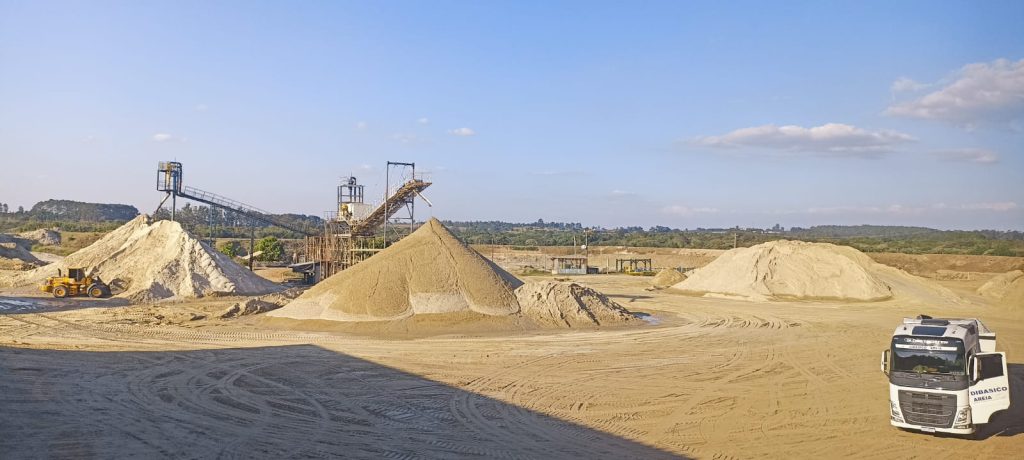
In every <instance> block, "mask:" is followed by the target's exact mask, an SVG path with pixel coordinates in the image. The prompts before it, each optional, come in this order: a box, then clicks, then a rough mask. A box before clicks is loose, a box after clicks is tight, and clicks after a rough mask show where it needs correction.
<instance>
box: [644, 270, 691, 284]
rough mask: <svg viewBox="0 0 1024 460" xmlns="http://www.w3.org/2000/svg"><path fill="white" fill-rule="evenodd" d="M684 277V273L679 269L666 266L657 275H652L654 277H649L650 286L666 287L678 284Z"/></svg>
mask: <svg viewBox="0 0 1024 460" xmlns="http://www.w3.org/2000/svg"><path fill="white" fill-rule="evenodd" d="M685 279H686V275H684V274H682V272H680V271H679V270H676V269H674V268H666V269H664V270H662V271H660V272H658V274H657V275H654V278H653V279H651V286H654V287H656V288H667V287H670V286H673V285H676V284H679V283H681V282H683V280H685Z"/></svg>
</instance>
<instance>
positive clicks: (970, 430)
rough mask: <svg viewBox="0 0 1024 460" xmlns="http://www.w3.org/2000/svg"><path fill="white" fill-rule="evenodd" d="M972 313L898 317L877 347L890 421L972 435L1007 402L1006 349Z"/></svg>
mask: <svg viewBox="0 0 1024 460" xmlns="http://www.w3.org/2000/svg"><path fill="white" fill-rule="evenodd" d="M995 349H996V334H995V332H992V331H991V330H989V329H988V328H987V327H985V325H984V324H983V323H982V322H981V321H980V320H978V319H977V318H969V319H954V318H932V317H931V316H927V315H920V316H918V317H916V318H904V319H903V323H902V324H900V325H899V326H897V327H896V330H895V331H894V332H893V334H892V340H891V342H890V344H889V349H887V350H885V351H883V352H882V359H881V368H882V372H883V373H884V374H885V375H886V376H887V377H888V379H889V412H890V423H891V424H892V425H893V426H896V427H899V428H902V429H909V430H917V431H922V432H926V433H951V434H957V435H965V436H968V437H976V436H977V435H978V430H979V425H981V424H985V423H989V421H990V419H991V417H992V415H993V414H994V413H996V412H998V411H1001V410H1005V409H1007V408H1009V407H1010V381H1009V374H1008V373H1007V366H1006V354H1005V353H1002V352H997V351H995Z"/></svg>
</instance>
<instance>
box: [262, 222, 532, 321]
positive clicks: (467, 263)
mask: <svg viewBox="0 0 1024 460" xmlns="http://www.w3.org/2000/svg"><path fill="white" fill-rule="evenodd" d="M521 284H522V282H521V281H519V279H517V278H516V277H514V276H512V275H511V274H509V273H508V272H506V271H505V270H502V269H501V268H499V267H498V266H497V265H494V264H493V263H491V262H490V261H488V260H487V259H485V258H484V257H483V256H481V255H480V254H479V253H477V252H476V251H474V250H473V249H471V248H470V247H469V246H467V245H466V244H465V243H463V242H462V241H460V240H459V239H458V238H456V237H455V236H454V235H452V234H451V233H450V232H449V231H448V229H446V228H445V227H444V226H443V225H442V224H441V222H439V221H438V220H437V219H431V220H430V221H429V222H427V223H426V224H424V225H423V226H422V227H420V228H419V229H417V230H416V231H415V232H413V233H412V234H411V235H409V236H407V237H405V238H403V239H402V240H400V241H399V242H397V243H395V244H394V245H392V246H391V247H389V248H387V249H385V250H384V251H381V252H380V253H379V254H377V255H375V256H373V257H371V258H369V259H367V260H366V261H364V262H361V263H359V264H357V265H355V266H353V267H352V268H349V269H348V270H345V271H343V272H341V273H338V274H336V275H334V276H332V277H330V278H328V279H326V280H324V281H322V282H320V284H317V285H316V286H313V287H312V288H310V289H309V290H308V291H306V292H305V293H304V294H302V295H301V296H299V298H297V299H295V300H294V301H293V302H291V303H289V304H288V305H287V306H286V307H284V308H281V309H279V310H275V311H273V312H271V313H269V314H268V316H273V317H282V318H294V319H326V320H337V321H380V320H394V319H400V318H406V317H409V316H412V315H414V314H422V313H451V312H459V311H473V312H476V313H482V314H485V315H512V314H515V313H516V312H518V311H519V304H518V303H517V301H516V296H515V293H514V292H513V290H514V289H515V288H517V287H519V286H520V285H521Z"/></svg>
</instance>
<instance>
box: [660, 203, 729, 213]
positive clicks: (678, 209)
mask: <svg viewBox="0 0 1024 460" xmlns="http://www.w3.org/2000/svg"><path fill="white" fill-rule="evenodd" d="M661 212H662V213H664V214H672V215H676V216H692V215H695V214H715V213H717V212H718V209H716V208H691V207H689V206H682V205H678V204H673V205H669V206H665V207H664V208H661Z"/></svg>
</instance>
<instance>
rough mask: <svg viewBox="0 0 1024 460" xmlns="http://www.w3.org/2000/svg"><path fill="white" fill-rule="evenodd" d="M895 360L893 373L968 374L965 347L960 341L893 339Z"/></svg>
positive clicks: (918, 338)
mask: <svg viewBox="0 0 1024 460" xmlns="http://www.w3.org/2000/svg"><path fill="white" fill-rule="evenodd" d="M892 356H893V359H892V370H893V371H894V372H914V373H917V374H946V375H966V374H967V364H966V359H965V358H964V344H963V342H961V341H960V339H952V338H940V337H935V338H920V337H906V336H901V337H893V339H892Z"/></svg>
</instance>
